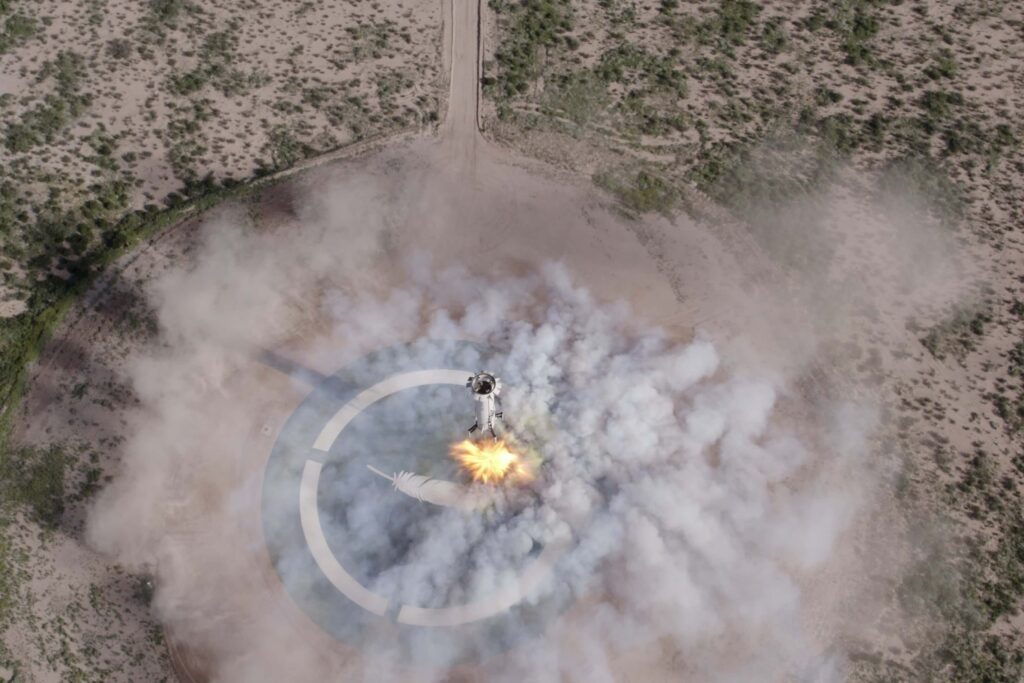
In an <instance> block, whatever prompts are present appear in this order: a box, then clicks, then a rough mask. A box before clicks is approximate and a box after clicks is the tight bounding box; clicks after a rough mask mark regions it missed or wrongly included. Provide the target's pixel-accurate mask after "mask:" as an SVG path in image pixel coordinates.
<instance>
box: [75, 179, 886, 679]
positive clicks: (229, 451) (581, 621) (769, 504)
mask: <svg viewBox="0 0 1024 683" xmlns="http://www.w3.org/2000/svg"><path fill="white" fill-rule="evenodd" d="M368 195H369V196H371V199H370V200H367V199H366V197H367V196H368ZM372 195H373V193H372V192H370V193H367V192H366V191H365V188H356V189H354V190H352V195H351V196H348V199H349V200H350V201H349V202H348V203H345V202H344V201H343V200H344V199H345V198H344V197H342V199H339V200H338V201H342V203H345V205H346V207H347V210H348V211H349V212H350V213H351V212H353V211H354V212H355V214H356V216H357V219H356V222H357V223H358V230H355V231H353V230H347V231H342V232H341V233H340V234H342V235H349V236H351V235H352V234H354V233H358V234H359V235H361V237H360V238H359V239H358V240H351V239H345V238H343V237H338V236H337V234H336V231H335V228H336V227H337V226H336V223H337V221H336V220H335V219H332V218H331V216H333V215H334V213H333V212H331V211H330V210H329V209H325V210H322V211H321V212H320V213H318V212H317V211H315V210H314V211H312V212H311V213H310V215H304V216H302V217H300V220H299V223H298V225H297V226H294V231H293V232H287V231H286V234H285V235H284V236H283V237H282V234H280V233H252V232H250V231H246V230H242V229H239V228H236V227H233V223H234V220H233V219H232V218H231V217H230V216H228V217H227V218H225V219H222V220H220V221H215V222H213V223H212V224H211V226H209V227H208V229H207V233H206V234H207V235H208V237H207V239H206V241H205V244H204V246H203V248H202V249H201V250H200V251H199V253H198V256H197V258H196V262H195V263H194V264H192V265H191V266H190V267H189V268H187V269H181V270H174V271H171V272H169V273H168V274H165V275H163V276H161V277H160V278H158V279H157V281H156V282H155V284H154V286H153V290H152V291H153V297H154V300H155V302H156V305H157V308H158V312H159V315H160V323H161V330H162V339H163V340H165V345H164V346H162V347H161V348H160V349H159V350H158V351H155V352H153V353H151V354H149V355H147V356H145V357H143V358H141V359H139V360H138V362H136V363H135V364H134V369H133V373H132V374H133V378H134V381H135V388H136V392H137V394H138V396H139V399H140V402H141V407H140V408H139V410H138V411H137V413H136V414H134V415H133V416H132V418H131V430H132V436H131V438H130V440H129V441H128V443H127V444H126V447H125V451H126V458H125V463H124V470H123V472H121V473H120V474H119V476H118V478H117V479H116V480H115V482H114V483H113V484H112V485H111V486H110V487H109V488H108V489H107V490H106V491H105V492H104V494H103V495H102V497H101V499H100V500H99V502H98V504H97V506H96V508H95V510H94V513H93V515H92V519H91V525H90V530H91V538H92V541H93V542H94V544H95V545H96V546H97V547H99V548H101V549H103V550H105V551H106V552H108V553H110V554H112V555H113V556H115V557H116V558H118V560H119V561H120V562H122V563H124V564H126V565H127V566H129V567H133V568H145V569H148V570H150V571H152V572H154V574H155V575H156V577H157V579H158V586H159V589H158V593H157V597H156V609H157V613H158V616H159V617H160V619H161V620H162V621H163V622H164V623H165V624H167V625H168V627H169V628H170V630H171V632H172V633H173V634H174V635H175V637H176V638H177V639H179V640H180V641H182V642H184V643H185V644H186V645H187V646H189V647H190V648H192V649H193V650H194V651H196V652H197V653H198V654H199V655H200V656H201V658H202V659H203V661H204V662H205V666H206V667H207V668H208V670H210V671H211V672H212V673H213V675H214V676H215V678H216V679H217V680H224V681H263V680H266V681H270V680H315V679H321V678H324V677H335V678H337V679H339V680H341V679H342V678H344V679H345V680H351V679H354V678H358V677H359V676H362V677H363V678H365V679H366V680H398V679H400V678H401V679H409V678H410V677H423V678H426V679H430V678H437V679H442V678H444V677H445V676H446V675H448V674H447V673H446V669H445V666H443V665H442V666H441V667H440V668H438V669H431V670H429V671H425V670H424V668H422V667H415V666H414V667H411V668H410V667H407V666H406V665H405V664H403V663H402V662H396V661H393V659H392V657H393V656H394V653H395V649H394V648H393V647H392V646H391V642H390V641H389V640H388V637H387V632H386V630H385V632H384V635H381V636H379V637H375V638H374V639H373V640H372V642H371V643H369V644H367V645H366V646H365V647H363V648H362V650H361V651H360V652H354V651H353V650H351V649H349V648H347V647H346V646H343V645H340V644H337V643H334V642H333V641H332V640H330V639H329V638H327V637H325V636H323V635H322V634H319V633H315V628H314V627H312V626H311V625H310V624H309V623H306V622H303V620H302V618H301V617H296V616H295V610H294V608H293V607H290V606H289V605H287V599H286V598H284V597H282V596H283V590H282V588H281V587H280V585H279V584H278V583H277V579H276V576H275V575H274V573H273V569H272V568H271V566H270V564H269V561H268V558H267V557H266V554H265V551H264V549H263V547H262V543H261V538H262V537H261V533H260V521H259V496H260V482H261V476H262V469H261V468H262V462H263V460H264V459H265V457H266V453H267V451H268V450H269V443H268V442H266V441H263V442H260V441H258V439H257V438H256V437H254V436H253V434H254V433H255V432H256V431H258V426H259V424H260V420H263V419H269V418H266V416H268V415H272V414H275V415H276V414H280V413H281V412H282V405H283V408H284V410H283V412H285V413H286V412H287V409H288V407H289V406H294V403H295V401H296V400H297V398H299V397H300V396H301V394H302V393H303V392H305V391H308V389H309V387H308V386H303V385H302V384H301V382H295V381H292V382H291V383H290V384H289V383H287V382H286V383H284V384H282V380H281V379H280V377H279V376H278V375H276V374H275V371H273V370H270V369H267V368H265V367H261V366H259V365H258V364H257V363H256V362H254V360H253V358H254V357H256V356H257V355H258V354H259V353H260V352H261V351H262V350H264V349H266V348H269V347H275V346H276V347H277V348H281V349H288V350H289V351H287V352H285V351H282V353H283V354H285V355H287V354H288V353H292V354H294V356H295V357H297V358H302V359H303V360H304V361H305V362H306V364H307V365H310V366H313V367H317V368H321V367H322V368H325V369H328V368H336V367H338V366H340V365H342V364H343V363H345V362H348V361H349V360H351V359H352V358H355V357H357V356H358V355H360V354H362V353H364V352H366V351H369V350H373V349H374V348H375V347H379V346H384V345H390V344H393V343H395V342H397V341H401V340H413V339H417V338H435V339H467V340H473V341H478V342H482V343H484V344H487V345H489V346H491V347H493V348H499V349H502V350H504V351H507V353H506V354H505V356H504V358H503V362H504V370H503V380H504V382H505V384H506V387H507V389H506V393H505V395H504V397H505V399H506V404H505V412H506V413H507V414H508V415H509V416H510V423H511V424H513V425H515V424H519V425H521V429H522V434H521V437H522V438H523V439H524V440H525V441H527V442H529V443H530V444H531V445H532V446H534V447H536V448H537V450H538V451H539V453H540V455H541V458H542V465H541V468H540V471H539V475H538V477H537V479H536V480H535V482H534V483H533V484H532V489H531V491H532V494H531V495H533V496H534V497H533V498H532V499H531V500H530V502H529V503H528V504H525V503H522V501H519V502H518V503H517V507H516V506H513V507H514V514H512V513H510V514H508V515H506V516H505V517H503V518H500V520H499V522H498V523H493V520H492V521H486V520H484V521H482V519H481V518H480V517H478V516H467V515H464V514H457V513H456V512H455V511H451V514H447V513H446V514H441V515H432V516H425V517H424V519H421V520H418V521H416V522H415V524H416V526H415V529H414V530H415V534H414V536H415V539H416V540H415V543H414V545H413V547H411V548H405V549H403V550H402V554H401V558H402V561H403V564H402V565H400V566H396V567H394V568H392V569H390V570H387V571H384V572H382V573H381V574H380V575H379V576H378V577H377V578H376V580H375V581H376V584H375V586H376V588H378V589H380V590H385V591H390V592H392V593H393V594H396V595H399V596H400V598H401V599H402V600H403V601H404V602H407V603H409V602H412V603H419V604H432V603H434V604H436V603H438V602H442V603H443V602H445V601H446V600H447V599H449V598H452V596H455V598H458V597H462V598H467V597H472V596H473V595H474V594H477V593H479V594H484V593H486V592H487V591H490V590H493V588H494V586H495V585H497V584H498V583H500V581H501V580H502V577H503V576H505V575H506V573H507V572H508V571H509V568H510V567H511V568H516V567H518V566H521V565H522V563H523V562H524V561H525V559H524V558H526V556H527V555H528V554H529V552H530V548H531V543H532V540H531V539H533V540H536V541H538V542H540V543H554V542H556V540H557V539H560V538H565V537H568V538H571V542H570V543H569V545H568V549H567V550H566V552H565V554H564V555H563V556H562V557H561V559H560V562H559V565H558V571H557V572H555V574H554V575H553V576H552V577H551V579H550V580H549V581H547V582H546V583H545V584H544V586H543V587H542V589H541V590H540V592H539V593H538V594H536V595H531V596H529V598H528V599H529V600H531V601H538V602H540V601H543V600H545V599H555V600H556V602H564V603H565V604H568V605H569V606H568V609H567V610H566V611H565V612H564V613H562V614H561V615H560V616H559V617H558V618H553V619H551V621H550V623H547V624H546V626H545V630H544V635H543V636H542V637H540V638H532V639H530V640H528V642H527V644H525V645H521V646H520V648H519V649H513V650H511V651H510V652H509V653H508V654H507V655H505V656H498V657H496V658H495V659H493V660H489V661H483V662H477V663H475V664H471V665H468V668H466V669H461V671H464V672H466V671H468V672H469V675H470V676H471V677H472V676H474V675H477V676H479V677H480V678H481V679H482V680H531V681H558V680H566V679H568V680H579V681H588V682H589V681H602V680H621V679H622V678H623V677H625V676H626V675H627V673H629V675H632V676H635V677H638V678H640V679H641V680H655V679H657V678H658V677H662V678H668V679H672V680H696V681H719V680H720V681H734V680H737V681H748V680H757V681H766V680H778V679H782V678H786V679H799V680H827V679H829V678H839V677H841V671H842V662H841V658H840V657H838V656H833V655H832V654H830V653H829V652H828V651H827V645H828V644H827V643H825V644H823V643H820V642H817V640H816V638H815V637H814V634H812V633H809V632H807V629H806V626H805V625H806V621H807V616H808V612H809V611H813V606H809V605H807V604H806V603H805V602H804V601H803V600H802V597H801V596H802V588H801V586H802V582H803V581H804V579H805V578H806V577H807V576H808V575H811V574H813V572H814V571H815V570H816V569H817V568H819V567H820V566H821V565H822V564H823V563H825V562H827V561H828V559H829V558H830V556H831V551H832V548H833V546H834V544H836V543H837V541H838V540H839V539H840V537H841V534H842V532H843V530H844V529H845V527H846V526H847V524H848V523H849V521H850V519H851V516H852V515H853V513H854V510H855V507H856V501H857V499H858V490H857V486H856V477H855V476H851V475H855V474H856V473H857V472H858V467H859V462H858V457H857V456H858V455H859V454H860V453H861V452H862V450H863V448H864V444H863V439H864V438H865V436H866V434H867V433H868V431H869V429H868V426H867V425H865V424H862V423H861V422H855V421H851V420H849V419H846V418H845V417H844V418H843V419H841V420H840V419H838V418H837V423H838V422H841V423H842V424H846V425H850V424H857V425H858V426H857V428H856V429H848V430H847V432H846V433H844V434H842V435H837V436H836V437H835V438H833V437H832V436H831V435H830V433H829V428H830V426H831V422H830V419H831V418H833V417H836V415H835V412H836V411H847V410H851V409H852V408H851V407H850V406H842V405H837V406H818V407H817V409H816V410H815V411H814V414H813V416H809V415H808V414H807V413H806V412H805V411H804V409H803V407H802V404H801V400H800V397H798V396H794V395H793V394H792V393H791V390H790V388H789V387H787V386H786V385H785V384H784V380H783V379H781V378H780V373H779V372H777V371H776V370H775V369H773V368H765V372H764V373H763V374H751V372H750V371H749V370H744V371H742V372H741V371H739V370H736V369H734V365H733V363H731V362H730V359H729V358H723V357H721V356H720V354H719V352H718V351H717V350H716V346H715V343H714V340H713V339H711V338H708V337H706V336H698V337H697V338H695V339H689V340H679V339H673V338H670V337H669V336H668V335H667V334H666V333H665V332H663V331H662V330H659V329H658V328H657V327H654V326H651V325H650V324H648V323H646V322H645V321H642V320H638V319H636V317H635V316H633V315H632V314H631V312H630V309H629V306H628V305H627V304H626V303H618V304H609V303H604V302H598V301H596V300H595V299H594V298H593V297H592V296H591V295H590V294H589V293H588V291H587V289H586V288H584V287H582V286H580V285H579V284H577V283H575V282H574V281H573V273H572V272H570V271H569V270H568V269H567V268H565V267H563V266H560V265H558V264H554V263H550V264H546V265H543V266H541V267H539V268H538V270H536V271H535V272H531V273H528V274H526V275H522V276H519V277H511V276H506V277H500V278H497V279H495V278H489V277H488V278H483V277H480V276H475V275H471V274H469V273H467V272H464V271H460V270H458V269H440V270H438V269H435V268H432V267H431V266H430V264H429V263H428V262H427V261H425V260H418V259H412V260H410V261H408V262H407V263H406V265H405V266H404V267H403V268H402V269H401V271H400V272H399V273H397V274H394V275H393V276H391V277H390V280H392V281H393V282H385V280H386V279H387V278H383V277H380V278H374V280H373V281H371V282H364V283H361V284H362V285H365V286H361V287H359V288H358V289H357V288H355V287H352V286H346V284H350V283H346V282H342V280H343V279H344V278H343V277H341V276H339V275H338V273H339V272H342V273H345V272H346V271H347V270H349V271H352V272H354V271H355V268H356V264H359V268H360V269H361V271H360V272H362V271H365V270H366V264H367V263H374V262H375V261H374V259H377V258H378V257H379V256H380V254H381V253H382V251H381V246H380V241H379V239H380V238H381V236H382V235H384V234H386V232H387V229H386V228H387V226H386V223H387V220H385V219H384V218H382V217H380V216H379V215H377V214H375V213H373V212H371V211H365V212H360V210H359V207H364V206H366V202H368V201H372ZM353 207H355V208H353ZM282 386H283V387H285V391H284V393H283V394H282V393H281V392H282ZM275 392H276V393H275ZM270 394H273V395H270ZM272 408H273V409H274V410H276V411H277V412H276V413H275V412H274V410H272ZM833 409H834V410H833ZM465 415H466V419H467V420H468V419H469V415H470V408H469V407H468V406H467V407H466V412H465ZM529 418H538V419H535V420H533V421H532V422H531V421H530V419H529ZM541 418H543V419H541ZM277 426H279V423H278V425H277ZM463 426H465V425H463ZM414 446H415V444H414V443H410V448H412V447H414ZM438 457H442V456H441V455H440V454H439V455H438ZM293 494H294V492H291V491H282V492H280V494H277V493H275V492H273V491H271V495H282V496H286V495H293ZM338 495H339V496H341V497H344V496H348V498H346V500H347V503H346V504H347V505H349V506H350V507H351V510H352V514H350V515H349V522H347V524H348V526H347V528H346V529H345V532H346V533H347V534H349V535H348V536H346V538H347V539H348V540H349V542H351V543H355V544H357V548H356V549H355V553H356V554H358V553H359V552H360V551H362V550H366V551H367V552H370V551H372V552H373V553H375V554H377V555H378V556H379V555H380V553H381V552H386V551H387V550H388V549H387V548H383V549H382V548H380V547H379V543H380V539H381V538H386V533H385V531H386V530H384V529H382V528H379V527H378V526H376V525H380V524H382V522H381V521H380V520H381V517H380V516H379V515H378V516H375V515H374V514H372V513H373V509H374V506H375V505H382V504H384V503H382V502H381V501H382V499H383V498H384V497H386V496H389V495H398V494H394V493H393V492H390V491H389V490H388V489H387V487H386V486H384V485H382V486H381V487H379V488H377V489H374V490H348V491H345V490H340V491H338ZM351 520H359V523H358V524H353V523H351ZM359 544H364V545H359ZM375 544H376V545H375ZM453 558H455V559H453ZM289 578H290V579H291V580H294V579H295V577H289ZM293 585H294V584H293ZM456 601H457V600H456ZM818 616H820V615H818ZM524 628H525V627H524ZM528 635H529V636H533V635H535V631H530V633H529V634H528ZM449 645H450V643H449ZM475 645H476V644H475V643H472V642H467V643H466V647H467V648H470V647H473V646H475ZM418 646H419V647H427V648H429V647H430V646H431V640H430V637H429V635H427V636H424V641H423V642H421V643H418ZM462 654H463V653H462V652H460V651H459V649H458V648H457V647H453V648H452V650H451V651H448V652H442V653H435V660H436V658H437V657H438V656H440V657H442V659H443V658H445V657H447V658H449V659H450V662H451V663H452V665H454V664H455V663H456V662H458V661H460V658H461V656H462Z"/></svg>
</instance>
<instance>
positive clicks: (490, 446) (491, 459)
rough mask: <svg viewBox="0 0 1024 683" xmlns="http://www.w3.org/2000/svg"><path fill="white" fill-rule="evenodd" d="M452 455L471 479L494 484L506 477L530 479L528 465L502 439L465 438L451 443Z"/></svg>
mask: <svg viewBox="0 0 1024 683" xmlns="http://www.w3.org/2000/svg"><path fill="white" fill-rule="evenodd" d="M451 454H452V457H453V458H455V460H457V461H458V462H459V464H460V465H462V467H463V468H465V470H466V472H468V473H469V476H470V477H471V478H472V479H473V481H476V482H480V483H482V484H494V483H497V482H499V481H502V480H504V479H506V478H515V479H519V480H523V479H530V478H531V476H532V475H531V473H530V469H529V467H527V465H526V463H525V462H524V461H523V458H522V457H520V456H519V454H517V453H515V452H514V451H512V449H510V448H509V446H508V444H507V443H505V441H504V439H496V440H495V441H492V442H490V443H487V442H482V441H471V440H469V439H466V440H465V441H461V442H459V443H457V444H454V445H452V448H451Z"/></svg>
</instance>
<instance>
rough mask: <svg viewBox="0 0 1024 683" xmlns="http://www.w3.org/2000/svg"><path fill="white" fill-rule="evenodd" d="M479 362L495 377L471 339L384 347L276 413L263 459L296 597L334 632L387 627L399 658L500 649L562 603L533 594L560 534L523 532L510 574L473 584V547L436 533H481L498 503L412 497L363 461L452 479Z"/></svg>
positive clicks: (348, 638) (269, 515)
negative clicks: (487, 505)
mask: <svg viewBox="0 0 1024 683" xmlns="http://www.w3.org/2000/svg"><path fill="white" fill-rule="evenodd" d="M485 367H486V368H489V369H493V370H494V371H495V372H496V374H498V375H499V376H500V375H501V374H502V370H503V368H502V362H501V357H500V356H497V355H495V354H494V353H493V352H491V351H490V350H488V349H485V348H484V347H482V346H479V345H477V344H474V343H471V342H466V341H420V342H416V343H413V344H407V345H401V346H395V347H391V348H388V349H384V350H381V351H378V352H375V353H372V354H369V355H367V356H364V357H363V358H361V359H359V360H358V361H356V362H354V363H352V364H350V365H349V366H347V367H345V368H343V369H342V370H340V371H339V372H337V373H336V374H334V375H333V376H330V377H324V378H322V379H320V380H319V381H318V382H317V384H316V386H315V387H314V389H313V391H312V392H311V393H310V394H309V396H307V397H306V399H305V400H304V401H303V402H302V403H301V404H300V405H299V407H298V408H297V409H296V410H295V412H294V413H293V414H292V415H291V417H290V418H289V419H288V420H287V422H286V423H285V424H284V426H283V428H282V430H281V433H280V435H279V436H278V439H277V441H276V442H275V444H274V447H273V449H272V451H271V454H270V458H269V460H268V462H267V465H266V470H265V472H264V482H263V491H262V502H261V509H262V516H263V530H264V537H265V539H266V543H267V547H268V549H269V551H270V556H271V558H272V561H273V563H274V567H275V569H276V570H277V573H278V575H279V576H280V578H281V581H282V583H283V584H284V586H285V588H286V590H287V591H288V593H289V595H290V596H291V598H292V599H293V600H294V601H295V602H296V603H297V604H298V605H299V606H300V607H301V608H302V610H303V611H304V612H305V613H306V614H307V615H308V616H309V617H310V618H312V619H313V620H314V621H315V622H316V623H317V624H319V625H320V626H321V627H322V628H323V629H324V630H325V631H327V632H328V633H330V634H331V635H332V636H334V637H335V638H337V639H338V640H341V641H343V642H345V643H347V644H350V645H353V646H356V647H366V646H367V645H369V644H370V643H371V639H372V638H379V637H380V633H381V632H382V629H383V630H389V631H392V632H394V633H397V639H396V640H397V642H396V643H394V646H397V648H398V649H399V651H400V652H401V653H402V654H403V655H404V656H406V657H407V658H410V659H416V660H425V661H426V663H429V662H430V661H432V660H440V659H443V660H445V661H450V659H451V658H452V657H453V656H455V657H458V658H465V657H478V656H481V655H484V656H485V655H487V654H488V653H490V652H495V651H499V650H501V649H504V648H506V647H508V646H510V645H511V644H512V643H513V642H514V641H515V640H516V639H517V638H518V637H520V636H522V635H523V634H526V633H530V632H536V630H537V629H538V628H539V627H540V626H542V625H543V624H544V623H545V622H546V621H547V616H549V615H550V614H553V613H554V612H556V611H558V609H559V607H558V605H556V604H553V603H554V602H556V601H554V600H541V601H537V600H536V599H535V598H536V592H537V588H538V587H539V586H540V585H541V584H542V583H543V582H544V580H545V579H547V578H548V577H549V576H550V574H551V571H552V568H553V566H554V564H555V561H556V559H557V558H558V556H559V555H560V553H561V550H562V547H560V546H559V545H558V544H554V543H548V544H546V545H543V544H541V543H539V542H537V541H536V540H534V539H532V538H530V539H527V540H526V541H525V542H526V544H527V548H528V549H527V550H525V551H524V552H522V553H521V554H520V555H519V556H518V561H517V562H516V563H515V566H512V567H507V568H505V569H506V570H507V573H509V574H511V575H512V579H511V580H504V581H497V582H495V583H494V585H493V586H491V587H490V588H487V589H483V590H481V588H480V584H479V581H478V580H477V579H478V577H477V579H472V578H469V577H470V576H471V575H472V573H473V572H472V571H471V569H469V568H466V567H464V565H472V563H473V562H474V560H473V559H472V558H471V556H470V555H471V551H472V550H473V548H472V547H462V546H460V544H459V539H458V538H452V539H448V538H443V537H442V538H440V539H439V540H438V538H439V537H438V533H439V530H442V531H443V530H449V529H451V530H455V531H459V530H472V531H474V532H475V533H478V534H479V533H485V534H486V533H487V532H488V529H489V526H493V527H494V528H496V529H498V528H501V525H502V522H503V520H502V519H500V515H496V514H495V513H494V511H493V510H492V511H488V512H480V513H466V512H463V511H459V510H454V509H450V508H444V507H439V506H435V505H431V504H429V503H426V502H423V501H420V500H417V499H416V498H414V497H411V496H408V495H405V494H403V493H401V492H399V491H396V490H394V488H393V487H392V485H391V482H389V481H388V480H387V479H384V478H381V477H380V476H378V475H375V474H374V473H373V472H371V470H370V469H369V467H368V466H373V467H375V468H377V469H379V470H381V471H383V472H385V473H388V474H391V473H393V472H401V471H408V472H413V473H416V474H420V475H424V476H428V477H431V478H434V479H441V480H448V481H456V480H457V479H458V477H459V473H458V472H457V467H456V465H455V463H454V462H453V461H452V460H451V458H449V457H448V449H449V445H450V444H452V443H454V442H456V441H460V440H462V439H464V438H465V437H466V430H467V428H468V427H469V426H470V424H472V421H473V419H474V415H473V398H472V396H471V394H470V393H469V390H468V389H467V388H466V382H467V380H468V379H469V378H470V377H471V376H472V375H474V374H475V373H476V372H477V371H478V370H479V369H480V368H485ZM445 515H447V516H455V517H454V518H453V517H448V518H446V517H444V516H445ZM452 535H453V536H457V535H458V534H452ZM424 539H433V540H431V541H429V542H427V543H425V542H424ZM449 541H450V542H449ZM517 542H519V543H520V544H522V543H523V542H524V541H523V539H522V538H518V539H517ZM460 550H462V551H464V552H460ZM463 575H465V577H467V578H466V579H465V581H463V580H462V577H463ZM428 586H429V587H431V589H427V588H426V587H428ZM526 598H530V599H529V600H527V599H526ZM373 644H375V645H379V643H373ZM453 653H454V654H453Z"/></svg>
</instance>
